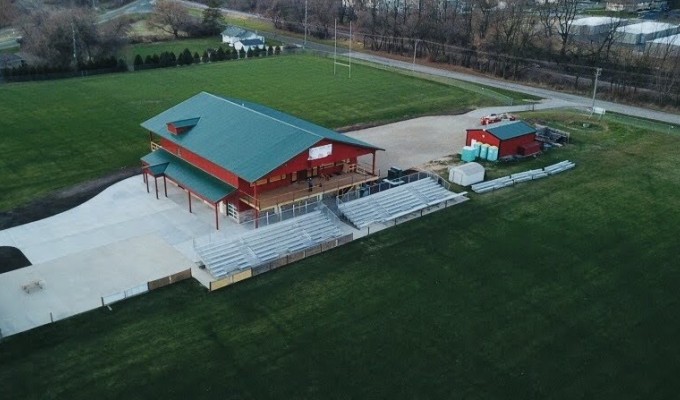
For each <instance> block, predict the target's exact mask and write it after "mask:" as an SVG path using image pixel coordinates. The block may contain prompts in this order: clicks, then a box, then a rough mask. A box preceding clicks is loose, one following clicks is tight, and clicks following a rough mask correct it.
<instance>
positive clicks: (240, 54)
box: [238, 47, 246, 58]
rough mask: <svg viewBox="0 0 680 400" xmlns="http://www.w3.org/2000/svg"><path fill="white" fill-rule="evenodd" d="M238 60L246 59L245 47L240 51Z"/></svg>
mask: <svg viewBox="0 0 680 400" xmlns="http://www.w3.org/2000/svg"><path fill="white" fill-rule="evenodd" d="M238 58H246V51H245V50H243V47H241V50H239V51H238Z"/></svg>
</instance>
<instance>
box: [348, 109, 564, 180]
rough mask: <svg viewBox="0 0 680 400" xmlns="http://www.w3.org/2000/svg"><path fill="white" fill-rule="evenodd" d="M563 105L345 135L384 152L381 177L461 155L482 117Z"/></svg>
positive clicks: (446, 117)
mask: <svg viewBox="0 0 680 400" xmlns="http://www.w3.org/2000/svg"><path fill="white" fill-rule="evenodd" d="M564 105H565V103H564V102H560V101H554V100H553V101H542V102H539V103H536V104H532V105H520V106H505V107H488V108H480V109H477V110H473V111H470V112H469V113H467V114H461V115H444V116H431V117H421V118H414V119H411V120H408V121H400V122H395V123H392V124H387V125H382V126H376V127H373V128H367V129H360V130H356V131H352V132H347V133H346V135H347V136H350V137H353V138H355V139H360V140H365V141H366V142H368V143H371V144H373V145H376V146H379V147H382V148H383V149H385V152H378V155H377V163H376V168H378V169H380V173H381V174H382V175H383V176H384V175H387V170H388V169H389V168H390V167H392V166H394V167H400V168H402V169H406V168H412V167H416V168H423V167H424V166H425V165H426V164H428V163H430V162H432V161H436V160H440V159H445V158H448V157H450V156H452V155H454V154H460V152H461V149H462V148H463V146H464V145H465V136H466V133H467V129H471V128H475V127H478V126H479V125H480V122H479V119H480V118H481V117H483V116H485V115H488V114H493V113H496V114H498V113H502V112H518V111H528V110H533V109H535V110H543V109H550V108H556V107H563V106H564ZM360 161H361V162H362V163H365V164H369V165H370V163H371V162H372V160H371V156H365V157H363V158H362V159H361V160H360Z"/></svg>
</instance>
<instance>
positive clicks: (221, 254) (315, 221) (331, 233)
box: [194, 204, 344, 279]
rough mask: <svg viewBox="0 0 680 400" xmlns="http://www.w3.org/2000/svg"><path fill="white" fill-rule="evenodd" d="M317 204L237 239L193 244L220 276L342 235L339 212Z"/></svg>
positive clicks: (216, 275)
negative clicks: (310, 209) (297, 214)
mask: <svg viewBox="0 0 680 400" xmlns="http://www.w3.org/2000/svg"><path fill="white" fill-rule="evenodd" d="M317 207H318V208H317V210H316V211H313V212H309V213H306V214H304V215H301V216H299V217H296V218H291V219H288V220H284V221H282V222H279V223H276V224H272V225H270V226H267V227H263V228H259V229H256V230H253V231H251V232H248V233H246V234H243V235H241V236H240V237H238V238H235V239H226V240H225V239H222V240H216V241H208V242H207V243H203V244H194V250H195V251H196V254H198V256H199V258H200V259H201V261H202V262H203V264H204V265H205V266H206V268H207V269H208V271H209V272H210V273H211V275H212V276H213V277H215V278H216V279H220V278H223V277H226V276H228V275H231V274H235V273H238V272H240V271H242V270H244V269H247V268H254V267H257V266H259V265H262V264H264V263H267V262H271V261H273V260H276V259H278V258H281V257H285V256H286V255H288V254H291V253H295V252H299V251H302V250H306V249H309V248H312V247H314V246H318V245H320V244H322V243H324V242H326V241H328V240H332V239H337V238H339V237H341V236H343V234H344V233H343V231H342V229H341V222H340V221H339V219H338V218H337V216H335V214H333V212H331V211H330V210H329V209H328V208H327V207H325V206H324V205H323V204H319V205H317Z"/></svg>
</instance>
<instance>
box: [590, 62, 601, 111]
mask: <svg viewBox="0 0 680 400" xmlns="http://www.w3.org/2000/svg"><path fill="white" fill-rule="evenodd" d="M600 73H602V68H596V69H595V85H594V86H593V103H592V104H591V105H590V110H591V112H593V111H594V110H595V95H596V94H597V79H598V78H599V77H600Z"/></svg>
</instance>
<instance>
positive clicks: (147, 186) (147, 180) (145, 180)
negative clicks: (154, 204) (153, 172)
mask: <svg viewBox="0 0 680 400" xmlns="http://www.w3.org/2000/svg"><path fill="white" fill-rule="evenodd" d="M144 182H146V192H147V193H149V177H148V176H146V171H144Z"/></svg>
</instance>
